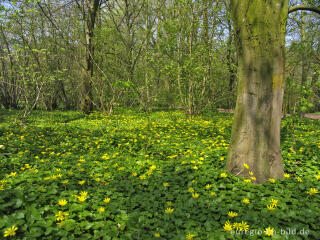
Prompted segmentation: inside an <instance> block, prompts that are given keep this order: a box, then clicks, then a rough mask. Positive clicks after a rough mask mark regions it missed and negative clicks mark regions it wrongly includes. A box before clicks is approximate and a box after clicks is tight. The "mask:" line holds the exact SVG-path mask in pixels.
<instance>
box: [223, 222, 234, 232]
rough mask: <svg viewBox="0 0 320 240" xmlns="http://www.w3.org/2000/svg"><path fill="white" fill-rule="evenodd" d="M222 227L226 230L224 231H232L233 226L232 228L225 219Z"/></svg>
mask: <svg viewBox="0 0 320 240" xmlns="http://www.w3.org/2000/svg"><path fill="white" fill-rule="evenodd" d="M223 229H224V230H226V231H232V229H233V228H232V225H231V223H230V221H229V220H228V221H226V223H225V224H224V226H223Z"/></svg>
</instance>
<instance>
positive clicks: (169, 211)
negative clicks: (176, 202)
mask: <svg viewBox="0 0 320 240" xmlns="http://www.w3.org/2000/svg"><path fill="white" fill-rule="evenodd" d="M173 211H174V209H173V208H167V209H166V210H165V211H164V212H165V213H167V214H170V213H173Z"/></svg>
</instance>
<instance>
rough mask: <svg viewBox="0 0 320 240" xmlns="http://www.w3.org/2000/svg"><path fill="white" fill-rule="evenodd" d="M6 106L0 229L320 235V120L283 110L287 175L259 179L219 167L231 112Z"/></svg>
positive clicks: (215, 239) (84, 234) (116, 235)
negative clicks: (86, 111) (26, 110)
mask: <svg viewBox="0 0 320 240" xmlns="http://www.w3.org/2000/svg"><path fill="white" fill-rule="evenodd" d="M0 115H1V116H2V120H1V121H0V234H1V235H0V236H1V237H2V236H5V235H8V234H9V233H11V234H14V235H15V238H16V239H27V240H30V239H66V240H69V239H128V240H129V239H142V240H149V239H167V240H175V239H177V240H180V239H181V240H182V239H188V240H190V239H203V240H207V239H212V240H219V239H244V238H246V239H271V238H272V239H320V226H319V219H320V210H319V205H320V194H319V193H317V192H319V189H320V121H312V120H309V119H301V118H298V119H297V121H296V123H295V128H294V129H295V130H294V132H293V131H292V127H291V117H285V118H283V121H282V125H281V126H282V127H281V148H282V156H283V163H284V168H285V173H286V174H285V175H284V178H283V179H279V180H275V179H269V181H268V182H266V183H263V184H255V183H254V179H255V178H254V172H252V173H251V171H250V169H245V168H244V169H243V171H249V172H250V174H251V176H252V177H251V178H247V179H245V178H240V177H236V176H233V175H230V174H229V173H228V172H227V171H225V170H224V166H225V162H226V157H227V152H228V144H229V140H230V135H231V126H232V120H233V115H232V114H226V113H215V114H205V115H202V116H198V117H194V118H193V119H191V120H186V119H185V117H184V113H182V112H155V113H151V114H150V115H146V114H145V113H140V112H135V111H132V110H131V111H130V110H127V111H123V112H115V113H114V114H113V115H111V116H104V115H102V114H101V113H99V112H95V113H92V114H91V115H89V116H85V115H83V114H82V113H79V112H73V111H70V112H40V111H34V112H33V113H32V114H31V115H30V116H29V117H28V118H27V119H26V120H25V123H24V125H23V126H21V125H19V124H18V123H19V122H17V121H15V119H16V117H17V112H15V111H11V112H9V111H3V110H0ZM297 163H299V164H297ZM12 227H13V228H12ZM15 227H17V229H15ZM272 229H273V231H271V230H272ZM269 235H270V236H269ZM271 235H272V236H271ZM1 237H0V238H1Z"/></svg>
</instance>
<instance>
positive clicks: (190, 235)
mask: <svg viewBox="0 0 320 240" xmlns="http://www.w3.org/2000/svg"><path fill="white" fill-rule="evenodd" d="M195 236H196V235H194V234H191V233H189V234H187V236H186V239H187V240H191V239H193V238H194V237H195Z"/></svg>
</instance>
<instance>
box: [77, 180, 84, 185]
mask: <svg viewBox="0 0 320 240" xmlns="http://www.w3.org/2000/svg"><path fill="white" fill-rule="evenodd" d="M85 182H86V181H84V180H82V181H79V182H78V183H79V184H80V185H83V184H84V183H85Z"/></svg>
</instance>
